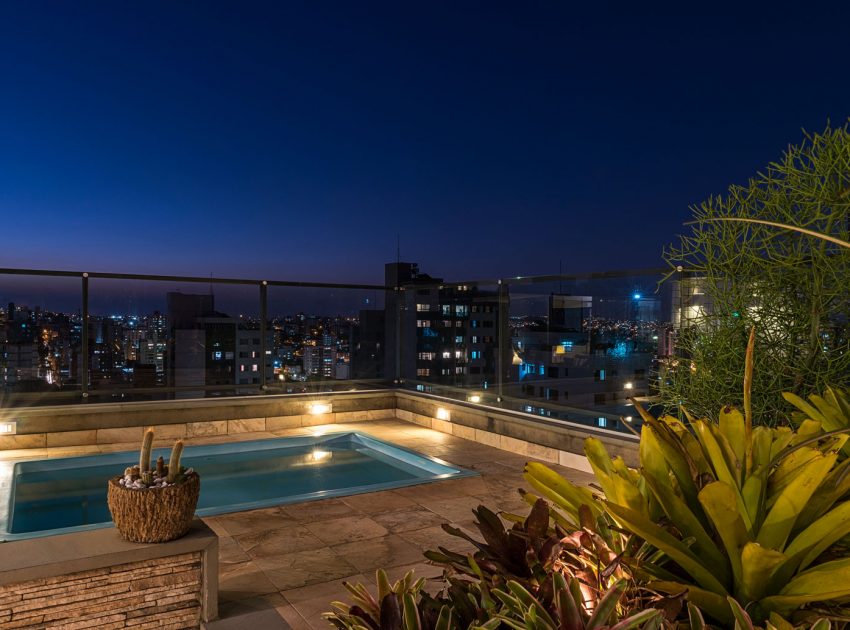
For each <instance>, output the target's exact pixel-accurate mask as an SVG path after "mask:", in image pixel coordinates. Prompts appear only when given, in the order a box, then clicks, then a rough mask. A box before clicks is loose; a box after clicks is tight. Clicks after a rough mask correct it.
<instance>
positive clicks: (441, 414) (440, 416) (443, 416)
mask: <svg viewBox="0 0 850 630" xmlns="http://www.w3.org/2000/svg"><path fill="white" fill-rule="evenodd" d="M451 419H452V416H451V414H450V413H449V410H448V409H446V408H444V407H440V408H439V409H437V420H445V421H446V422H450V421H451Z"/></svg>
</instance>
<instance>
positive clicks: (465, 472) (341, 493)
mask: <svg viewBox="0 0 850 630" xmlns="http://www.w3.org/2000/svg"><path fill="white" fill-rule="evenodd" d="M346 436H348V437H350V438H352V442H354V441H355V440H356V441H357V442H359V443H360V444H362V445H363V446H366V447H368V448H370V449H371V450H373V451H377V452H378V453H381V454H383V455H389V456H391V457H394V458H395V459H397V460H400V461H402V462H403V463H405V464H410V462H409V461H407V460H406V459H404V458H399V457H397V455H395V454H389V453H388V452H387V451H388V450H390V449H393V450H395V451H400V452H402V453H404V454H406V455H408V456H409V457H410V458H416V459H419V460H425V461H427V462H429V463H432V464H437V465H439V466H441V467H447V468H451V469H452V470H454V471H455V472H451V473H439V474H431V475H428V476H425V477H418V478H415V479H409V480H404V481H388V482H382V483H374V484H368V485H361V486H351V487H347V488H340V489H336V490H321V491H317V492H309V493H303V494H297V495H289V496H287V497H285V498H284V499H283V500H282V499H281V498H274V499H261V500H257V501H246V502H244V503H237V504H230V505H227V506H216V507H208V508H200V509H197V510H196V511H195V516H196V517H207V516H216V515H219V514H231V513H234V512H244V511H249V510H257V509H262V508H269V507H275V506H278V505H291V504H294V503H305V502H310V501H319V500H322V499H329V498H337V497H346V496H353V495H358V494H367V493H369V492H380V491H383V490H394V489H398V488H406V487H410V486H416V485H422V484H428V483H433V482H435V481H446V480H449V479H462V478H465V477H476V476H478V475H479V473H478V472H476V471H474V470H469V469H466V468H463V467H462V466H459V465H457V464H453V463H451V462H447V461H445V460H442V459H440V458H437V457H433V456H430V455H425V454H424V453H420V452H418V451H415V450H413V449H410V448H407V447H404V446H401V445H399V444H393V443H390V442H387V441H385V440H381V439H378V438H375V437H373V436H371V435H369V434H366V433H362V432H360V431H331V432H327V433H322V434H321V435H302V436H291V437H277V438H263V439H258V440H244V441H239V442H232V443H230V442H229V443H223V444H199V445H189V446H187V447H186V451H190V452H189V453H187V452H184V457H185V456H186V455H187V454H194V455H196V456H197V455H203V454H204V453H205V452H210V453H216V452H223V451H224V450H225V447H232V446H235V445H238V446H240V447H242V449H241V450H247V449H248V448H250V446H252V445H259V446H262V447H263V449H262V450H266V449H272V448H274V444H275V443H278V442H281V441H286V442H289V443H291V444H294V443H297V442H303V443H306V444H310V443H316V444H321V443H322V442H327V441H330V440H335V439H340V438H344V437H346ZM155 450H163V449H155ZM127 453H135V451H119V452H114V453H103V454H101V455H83V456H70V457H57V458H49V459H29V460H23V461H19V462H13V463H12V466H11V478H14V475H15V471H16V470H17V468H18V466H34V465H36V466H37V465H38V464H39V463H42V462H50V463H52V464H59V466H58V467H61V464H62V463H63V462H65V463H69V462H70V460H76V459H90V458H92V457H98V458H106V459H116V460H120V459H122V456H123V455H125V454H127ZM53 468H56V466H54V467H53ZM0 482H2V480H0ZM104 483H106V482H105V481H104ZM0 485H2V484H0ZM2 494H6V493H2ZM0 498H2V497H0ZM14 501H15V492H14V484H13V483H12V484H11V487H10V488H9V489H8V497H7V498H6V499H5V500H4V501H3V503H2V504H0V544H3V543H5V542H15V541H22V540H38V539H45V538H53V537H56V536H64V535H68V534H74V533H81V532H93V531H97V530H101V529H106V528H114V525H113V523H112V521H111V520H110V521H104V522H101V523H92V524H88V525H75V526H72V527H62V528H56V529H49V530H40V531H35V532H20V533H11V532H9V531H8V528H9V523H10V520H11V515H12V511H13V510H12V506H13V503H14Z"/></svg>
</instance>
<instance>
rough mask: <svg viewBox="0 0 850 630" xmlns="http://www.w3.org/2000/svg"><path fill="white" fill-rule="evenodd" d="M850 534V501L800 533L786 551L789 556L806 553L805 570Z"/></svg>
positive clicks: (803, 563)
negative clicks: (831, 546)
mask: <svg viewBox="0 0 850 630" xmlns="http://www.w3.org/2000/svg"><path fill="white" fill-rule="evenodd" d="M848 533H850V501H845V502H844V503H841V504H840V505H838V506H837V507H835V508H834V509H832V510H830V511H829V512H828V513H827V514H825V515H824V516H822V517H821V518H819V519H818V520H816V521H815V522H814V523H812V524H811V525H809V527H807V528H806V529H805V530H803V531H802V532H800V533H799V534H798V535H797V536H796V537H795V538H794V540H793V541H791V544H790V545H788V547H787V548H786V550H785V553H786V554H787V555H789V556H792V555H795V554H797V553H800V552H805V553H806V555H805V557H804V558H803V559H802V560H801V562H800V569H805V568H806V567H808V566H809V565H810V564H811V563H812V562H814V560H815V559H816V558H817V557H818V556H819V555H820V554H821V553H822V552H823V551H824V550H825V549H827V548H828V547H829V546H830V545H832V544H834V543H835V542H837V541H838V540H840V539H841V538H843V537H844V536H846V535H847V534H848Z"/></svg>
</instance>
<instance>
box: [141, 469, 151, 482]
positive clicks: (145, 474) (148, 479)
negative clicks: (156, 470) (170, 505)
mask: <svg viewBox="0 0 850 630" xmlns="http://www.w3.org/2000/svg"><path fill="white" fill-rule="evenodd" d="M142 483H143V484H145V485H146V486H150V485H153V473H152V472H151V471H149V470H146V471H145V472H143V473H142Z"/></svg>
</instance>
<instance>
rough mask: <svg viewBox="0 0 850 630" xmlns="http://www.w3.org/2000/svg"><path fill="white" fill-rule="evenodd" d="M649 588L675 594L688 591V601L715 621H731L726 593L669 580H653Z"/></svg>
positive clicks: (724, 622)
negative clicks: (722, 593) (721, 593)
mask: <svg viewBox="0 0 850 630" xmlns="http://www.w3.org/2000/svg"><path fill="white" fill-rule="evenodd" d="M649 587H650V588H654V589H655V590H657V591H661V592H662V593H669V594H676V593H681V592H682V591H687V592H688V601H689V602H693V604H694V605H695V606H697V607H698V608H699V609H700V610H702V611H704V612H705V613H707V614H709V615H711V616H712V617H714V618H715V619H716V620H717V621H719V622H721V623H723V624H724V625H725V626H727V627H728V626H729V625H731V624H732V623H733V621H732V620H733V617H732V611H731V610H730V609H729V603H728V602H727V601H726V595H718V594H717V593H712V592H711V591H707V590H705V589H702V588H699V587H697V586H694V585H692V584H682V583H681V582H670V581H662V580H659V581H653V582H650V583H649Z"/></svg>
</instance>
